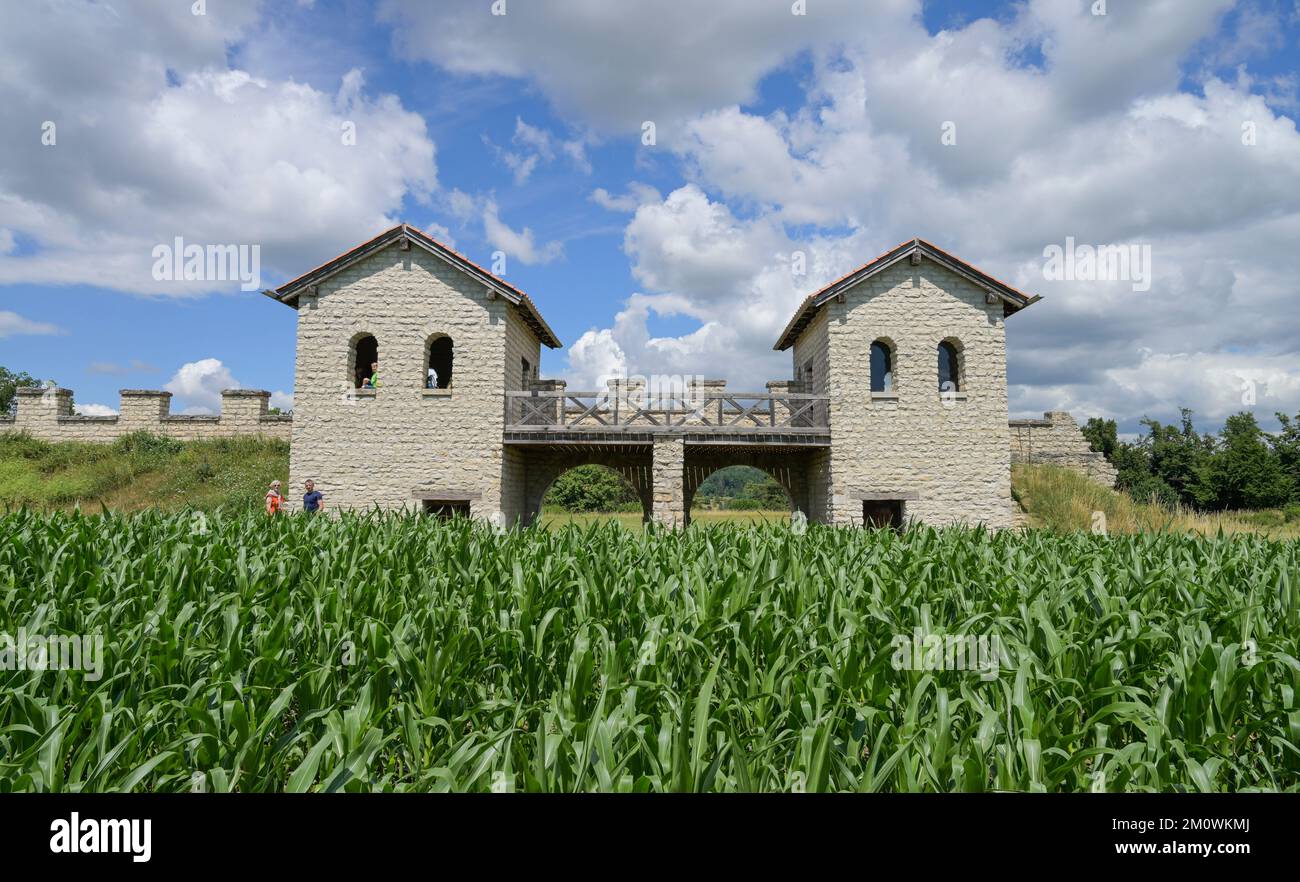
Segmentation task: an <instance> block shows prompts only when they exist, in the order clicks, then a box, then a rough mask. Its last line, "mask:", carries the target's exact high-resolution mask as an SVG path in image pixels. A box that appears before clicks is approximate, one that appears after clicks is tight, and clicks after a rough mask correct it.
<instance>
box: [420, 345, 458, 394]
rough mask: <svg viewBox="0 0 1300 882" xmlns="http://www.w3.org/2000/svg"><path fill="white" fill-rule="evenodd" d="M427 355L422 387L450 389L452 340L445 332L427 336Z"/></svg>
mask: <svg viewBox="0 0 1300 882" xmlns="http://www.w3.org/2000/svg"><path fill="white" fill-rule="evenodd" d="M426 348H427V349H428V352H429V357H428V358H427V359H426V360H425V378H424V388H426V389H450V388H451V369H452V342H451V338H450V337H448V336H447V335H446V334H437V335H435V336H433V337H430V338H429V342H428V343H427V344H426Z"/></svg>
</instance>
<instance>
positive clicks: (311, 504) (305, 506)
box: [302, 478, 325, 514]
mask: <svg viewBox="0 0 1300 882" xmlns="http://www.w3.org/2000/svg"><path fill="white" fill-rule="evenodd" d="M304 486H305V487H306V490H307V492H306V493H304V494H303V495H302V510H303V511H305V512H308V513H309V514H315V513H316V512H318V511H324V510H325V494H324V493H321V492H320V491H319V490H317V489H316V485H315V484H314V483H313V482H312V481H311V479H310V478H308V479H307V483H306V485H304Z"/></svg>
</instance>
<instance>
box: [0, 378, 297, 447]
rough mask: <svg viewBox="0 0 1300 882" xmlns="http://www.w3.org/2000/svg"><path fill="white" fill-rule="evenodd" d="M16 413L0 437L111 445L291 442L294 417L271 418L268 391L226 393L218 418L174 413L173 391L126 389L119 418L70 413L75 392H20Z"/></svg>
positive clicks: (3, 423) (2, 424)
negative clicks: (131, 439) (151, 440)
mask: <svg viewBox="0 0 1300 882" xmlns="http://www.w3.org/2000/svg"><path fill="white" fill-rule="evenodd" d="M17 394H18V411H17V413H16V415H15V416H13V417H5V416H0V432H25V433H27V434H29V435H31V436H32V437H33V438H39V439H41V440H43V441H88V442H109V441H114V440H116V439H117V438H119V437H121V436H122V435H126V434H129V433H131V432H149V433H150V434H153V435H163V436H166V437H168V438H176V439H177V440H180V441H198V440H202V439H205V438H228V437H232V436H235V435H248V436H261V437H265V438H280V439H282V440H284V441H288V440H289V435H290V431H291V429H292V428H293V417H291V416H287V415H282V414H270V413H267V403H268V401H269V400H270V398H271V393H270V392H265V391H262V390H260V389H227V390H225V391H224V392H222V393H221V414H220V415H219V416H188V415H180V414H172V413H171V397H172V394H171V393H170V392H160V391H156V390H152V389H123V390H121V392H120V393H119V395H120V404H119V407H118V414H117V416H79V415H77V414H74V413H73V412H72V390H71V389H58V388H50V389H36V388H24V389H19V390H17Z"/></svg>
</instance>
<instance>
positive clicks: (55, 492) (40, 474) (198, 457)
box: [0, 434, 289, 511]
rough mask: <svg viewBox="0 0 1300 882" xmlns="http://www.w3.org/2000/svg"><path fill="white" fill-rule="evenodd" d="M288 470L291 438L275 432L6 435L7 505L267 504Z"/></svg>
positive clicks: (1, 482)
mask: <svg viewBox="0 0 1300 882" xmlns="http://www.w3.org/2000/svg"><path fill="white" fill-rule="evenodd" d="M288 473H289V445H288V444H286V443H285V442H283V441H276V440H269V439H258V438H221V439H214V440H211V441H190V442H184V443H182V442H178V441H172V440H169V439H166V438H158V437H155V436H151V435H145V434H137V435H129V436H126V437H124V438H121V439H119V440H118V441H116V442H114V443H112V444H86V443H76V442H62V443H58V444H51V443H48V442H43V441H37V440H35V439H32V438H30V437H27V436H22V435H14V434H6V435H0V509H3V508H17V507H20V506H26V507H31V508H37V509H41V510H47V511H48V510H61V509H70V508H72V507H75V506H78V505H79V506H83V507H85V508H88V509H94V510H98V509H99V508H100V507H101V506H102V507H106V508H110V509H114V510H118V511H138V510H141V509H145V508H157V509H161V510H163V511H179V510H182V509H197V510H202V511H213V510H215V509H218V508H231V509H237V510H238V509H260V508H261V506H262V500H263V497H264V495H265V493H266V488H267V486H268V485H269V484H270V483H271V481H272V480H273V479H275V478H279V479H280V480H281V481H287V479H288Z"/></svg>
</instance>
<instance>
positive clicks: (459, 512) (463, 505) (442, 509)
mask: <svg viewBox="0 0 1300 882" xmlns="http://www.w3.org/2000/svg"><path fill="white" fill-rule="evenodd" d="M424 513H425V514H427V515H432V516H433V517H434V518H436V519H438V520H440V521H450V520H452V519H454V518H467V517H469V502H467V501H465V500H444V499H426V500H424Z"/></svg>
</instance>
